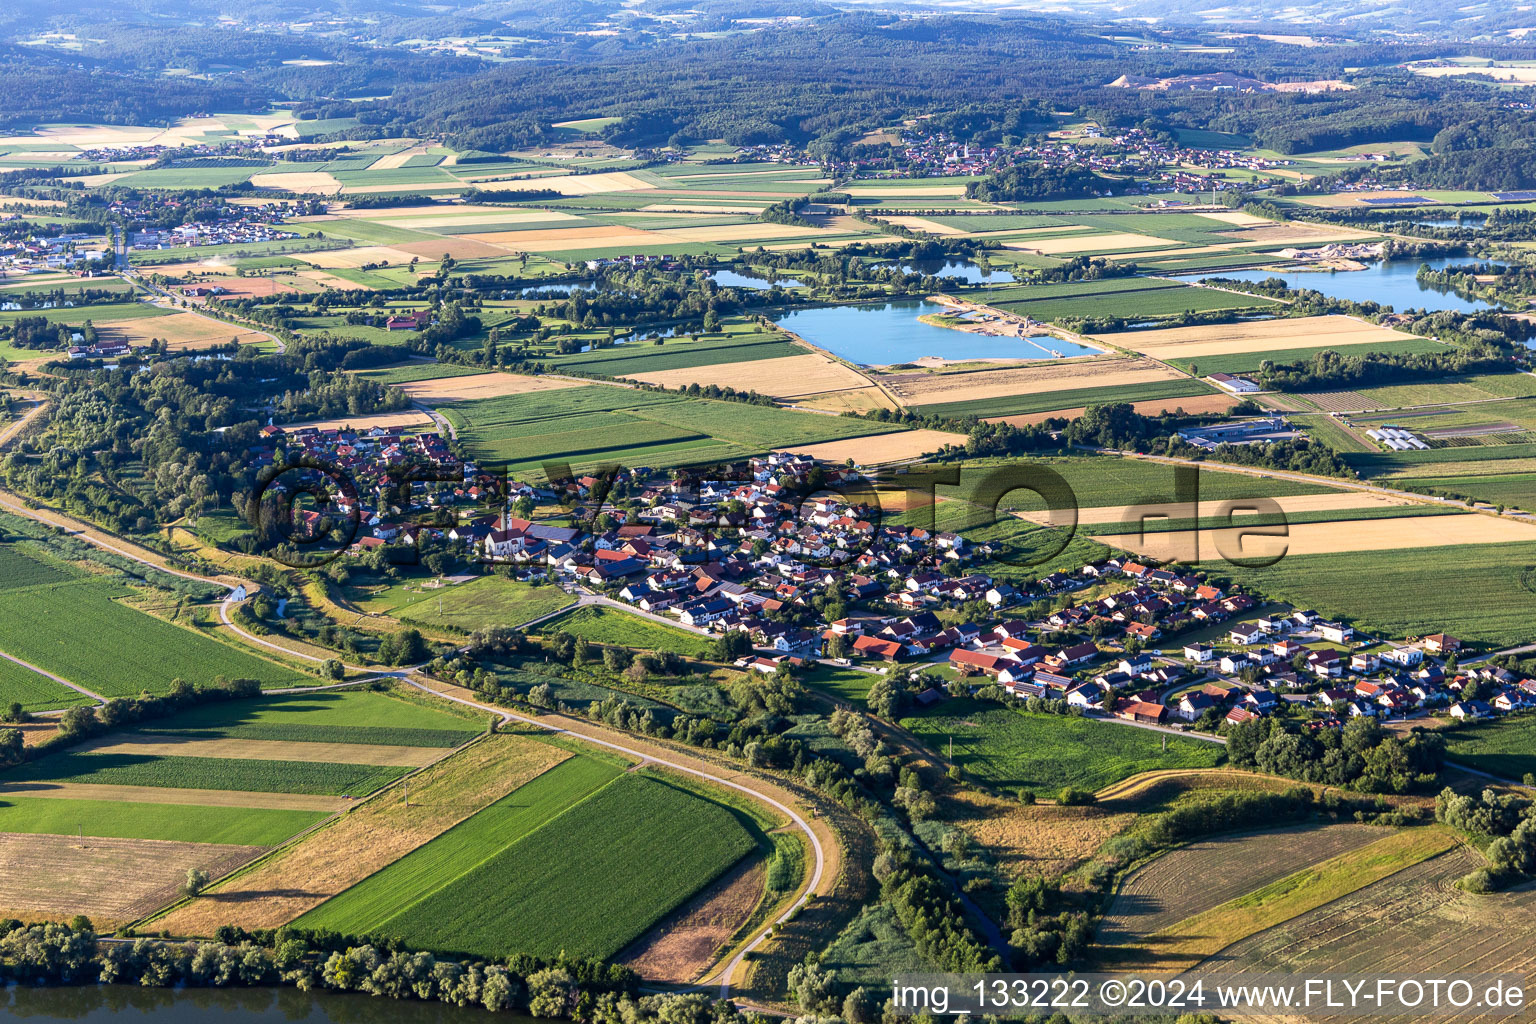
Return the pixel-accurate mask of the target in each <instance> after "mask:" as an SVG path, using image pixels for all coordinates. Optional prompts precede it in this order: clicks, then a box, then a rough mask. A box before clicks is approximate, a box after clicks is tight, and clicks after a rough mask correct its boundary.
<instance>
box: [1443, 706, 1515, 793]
mask: <svg viewBox="0 0 1536 1024" xmlns="http://www.w3.org/2000/svg"><path fill="white" fill-rule="evenodd" d="M1440 735H1442V736H1444V737H1445V754H1446V757H1447V758H1448V759H1450V760H1451V761H1454V762H1455V763H1457V764H1464V765H1466V766H1467V767H1468V768H1474V769H1476V770H1477V771H1480V772H1488V773H1489V774H1490V775H1498V776H1500V777H1501V778H1505V779H1515V780H1519V779H1523V778H1524V777H1525V776H1526V775H1528V774H1529V773H1531V772H1536V715H1530V714H1524V715H1510V716H1508V717H1505V718H1500V719H1496V720H1494V721H1491V722H1478V723H1476V724H1473V725H1466V726H1461V727H1460V728H1456V729H1449V730H1446V731H1445V732H1442V733H1441V734H1440Z"/></svg>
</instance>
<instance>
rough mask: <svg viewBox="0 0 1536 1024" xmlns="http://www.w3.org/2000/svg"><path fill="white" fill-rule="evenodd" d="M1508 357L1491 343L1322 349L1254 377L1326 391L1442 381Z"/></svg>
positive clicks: (1499, 366) (1498, 368)
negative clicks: (1426, 348)
mask: <svg viewBox="0 0 1536 1024" xmlns="http://www.w3.org/2000/svg"><path fill="white" fill-rule="evenodd" d="M1507 369H1508V361H1507V359H1506V358H1505V357H1503V355H1502V354H1501V353H1500V352H1499V351H1498V350H1497V349H1494V348H1492V347H1487V348H1484V347H1481V346H1478V347H1471V346H1458V347H1456V348H1452V349H1447V350H1446V351H1444V352H1413V353H1404V352H1367V353H1365V354H1364V355H1351V354H1346V353H1343V352H1336V351H1334V350H1333V349H1325V350H1323V351H1322V352H1319V353H1317V354H1316V355H1314V356H1313V357H1312V358H1311V359H1308V360H1306V361H1304V362H1295V363H1273V362H1270V361H1269V360H1267V359H1266V360H1264V361H1263V362H1261V363H1260V364H1259V372H1258V378H1259V381H1260V383H1262V384H1263V385H1264V386H1265V387H1267V388H1273V389H1275V390H1278V391H1325V390H1330V389H1334V390H1339V389H1346V388H1358V387H1375V386H1379V385H1383V384H1402V383H1408V382H1411V381H1416V380H1443V379H1444V378H1446V377H1450V376H1457V375H1460V374H1469V373H1501V372H1503V371H1505V370H1507Z"/></svg>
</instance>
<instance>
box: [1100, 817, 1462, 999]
mask: <svg viewBox="0 0 1536 1024" xmlns="http://www.w3.org/2000/svg"><path fill="white" fill-rule="evenodd" d="M1458 845H1459V842H1458V840H1457V839H1456V837H1455V836H1454V835H1452V834H1451V833H1450V832H1449V831H1446V830H1444V829H1442V828H1439V827H1436V826H1431V827H1426V828H1412V829H1403V830H1401V831H1397V832H1391V833H1389V834H1387V835H1386V836H1385V837H1384V838H1381V839H1377V840H1375V841H1374V842H1370V843H1367V844H1366V845H1363V846H1357V847H1355V848H1354V849H1352V850H1348V851H1346V852H1345V853H1342V854H1338V855H1336V856H1334V857H1330V858H1328V859H1327V860H1324V861H1320V862H1318V863H1315V864H1313V865H1311V866H1310V867H1306V868H1303V869H1301V870H1300V871H1297V872H1295V873H1294V874H1291V875H1287V876H1284V877H1282V878H1280V879H1278V880H1276V881H1274V882H1270V883H1268V884H1267V885H1264V886H1262V887H1260V888H1258V889H1255V890H1254V891H1252V892H1249V893H1247V894H1245V895H1243V896H1239V897H1237V898H1236V899H1232V900H1229V901H1227V902H1226V903H1223V904H1221V905H1219V906H1216V907H1213V908H1212V909H1210V910H1206V911H1204V912H1202V913H1198V914H1194V915H1192V916H1190V917H1187V918H1185V919H1183V920H1181V921H1178V922H1176V923H1174V924H1172V925H1169V926H1167V927H1165V928H1162V929H1160V930H1159V931H1157V932H1154V933H1152V934H1150V935H1147V936H1144V937H1141V938H1139V940H1138V942H1137V944H1136V945H1135V946H1117V947H1114V948H1112V949H1107V950H1104V952H1103V957H1102V959H1103V961H1104V967H1105V969H1108V970H1127V969H1129V970H1154V971H1182V970H1188V969H1190V968H1192V967H1194V966H1196V965H1197V964H1199V963H1201V962H1202V961H1203V960H1205V959H1206V958H1207V957H1210V956H1214V955H1215V954H1217V953H1219V952H1221V951H1222V950H1223V949H1226V948H1227V947H1228V946H1230V945H1232V944H1233V943H1235V942H1238V941H1240V940H1242V939H1246V938H1248V937H1249V936H1250V935H1254V934H1256V933H1258V932H1261V931H1263V930H1265V929H1267V928H1273V927H1275V926H1276V925H1281V924H1284V923H1285V922H1287V921H1289V920H1291V919H1292V918H1294V917H1298V916H1299V915H1301V914H1305V913H1307V912H1308V911H1311V910H1316V909H1317V908H1318V907H1322V906H1324V905H1326V904H1329V903H1332V902H1333V901H1334V900H1337V899H1339V898H1341V897H1344V896H1348V895H1349V894H1350V893H1353V892H1356V891H1357V890H1359V889H1363V888H1365V887H1366V886H1367V885H1370V884H1371V883H1372V882H1377V881H1380V880H1381V879H1383V878H1387V877H1389V876H1391V875H1394V874H1396V873H1397V872H1399V871H1402V870H1404V869H1405V868H1410V867H1412V866H1414V865H1415V864H1418V863H1420V862H1422V861H1425V860H1428V859H1429V858H1431V857H1434V856H1437V855H1439V854H1442V853H1444V852H1446V851H1447V850H1451V849H1454V848H1455V847H1457V846H1458Z"/></svg>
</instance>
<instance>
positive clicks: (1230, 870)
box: [1097, 823, 1383, 946]
mask: <svg viewBox="0 0 1536 1024" xmlns="http://www.w3.org/2000/svg"><path fill="white" fill-rule="evenodd" d="M1382 835H1383V832H1382V830H1381V829H1380V828H1377V827H1375V826H1372V825H1356V824H1353V823H1351V824H1343V825H1298V826H1295V827H1292V828H1283V829H1274V830H1271V831H1267V832H1248V833H1244V834H1238V835H1224V836H1217V837H1215V838H1213V839H1205V840H1201V841H1200V842H1197V843H1191V844H1190V845H1188V846H1181V847H1179V848H1178V849H1175V850H1170V851H1169V852H1167V853H1165V854H1163V855H1162V856H1161V857H1158V858H1157V859H1156V860H1154V861H1152V862H1151V863H1150V864H1148V865H1146V866H1145V867H1143V868H1139V869H1137V870H1136V871H1135V872H1133V873H1132V874H1131V875H1130V876H1129V877H1127V878H1126V879H1125V881H1123V882H1121V883H1120V889H1119V891H1117V892H1116V893H1115V896H1114V899H1113V900H1111V901H1110V904H1109V909H1108V910H1107V911H1106V912H1105V914H1104V922H1103V924H1101V925H1100V926H1099V933H1098V939H1097V940H1098V942H1099V943H1100V944H1101V945H1105V946H1123V945H1131V944H1134V943H1135V942H1136V941H1137V940H1138V939H1139V938H1141V937H1143V936H1147V935H1151V934H1153V933H1154V932H1158V931H1161V930H1162V929H1164V928H1167V927H1169V926H1170V925H1173V924H1177V923H1178V922H1180V921H1182V920H1184V919H1185V918H1187V917H1193V916H1195V915H1196V914H1201V913H1204V912H1205V911H1207V910H1210V909H1211V908H1213V907H1217V906H1220V905H1221V904H1223V903H1225V902H1227V901H1228V900H1233V899H1236V898H1238V897H1239V896H1242V895H1243V894H1244V893H1248V892H1251V891H1253V890H1254V889H1258V888H1260V887H1262V886H1265V885H1268V884H1269V883H1271V882H1274V881H1276V880H1278V879H1281V878H1284V877H1285V876H1287V875H1289V874H1292V873H1293V872H1296V871H1300V870H1301V869H1302V868H1304V867H1307V866H1308V865H1311V864H1316V863H1317V862H1318V861H1323V860H1327V859H1328V858H1330V857H1335V856H1338V855H1339V854H1341V853H1344V852H1345V851H1347V850H1352V849H1355V848H1356V847H1359V846H1364V845H1365V844H1367V843H1370V842H1374V841H1375V840H1377V839H1380V838H1381V837H1382ZM1191 879H1199V880H1200V884H1198V885H1191V884H1190V881H1191Z"/></svg>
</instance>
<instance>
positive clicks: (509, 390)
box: [395, 372, 594, 404]
mask: <svg viewBox="0 0 1536 1024" xmlns="http://www.w3.org/2000/svg"><path fill="white" fill-rule="evenodd" d="M592 386H594V385H590V384H585V383H582V382H580V381H574V380H559V379H553V378H550V377H528V376H525V375H523V374H520V373H500V372H493V373H473V374H469V375H467V376H463V377H434V378H432V379H431V380H413V381H409V382H407V383H405V384H396V385H395V387H397V388H399V389H400V390H401V391H404V392H405V393H406V394H408V395H410V396H411V397H412V398H414V399H415V400H416V401H418V402H423V403H427V404H432V403H441V402H467V401H470V400H471V399H475V398H500V397H502V396H503V395H526V394H528V393H530V392H533V391H561V390H564V389H566V388H584V387H592Z"/></svg>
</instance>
